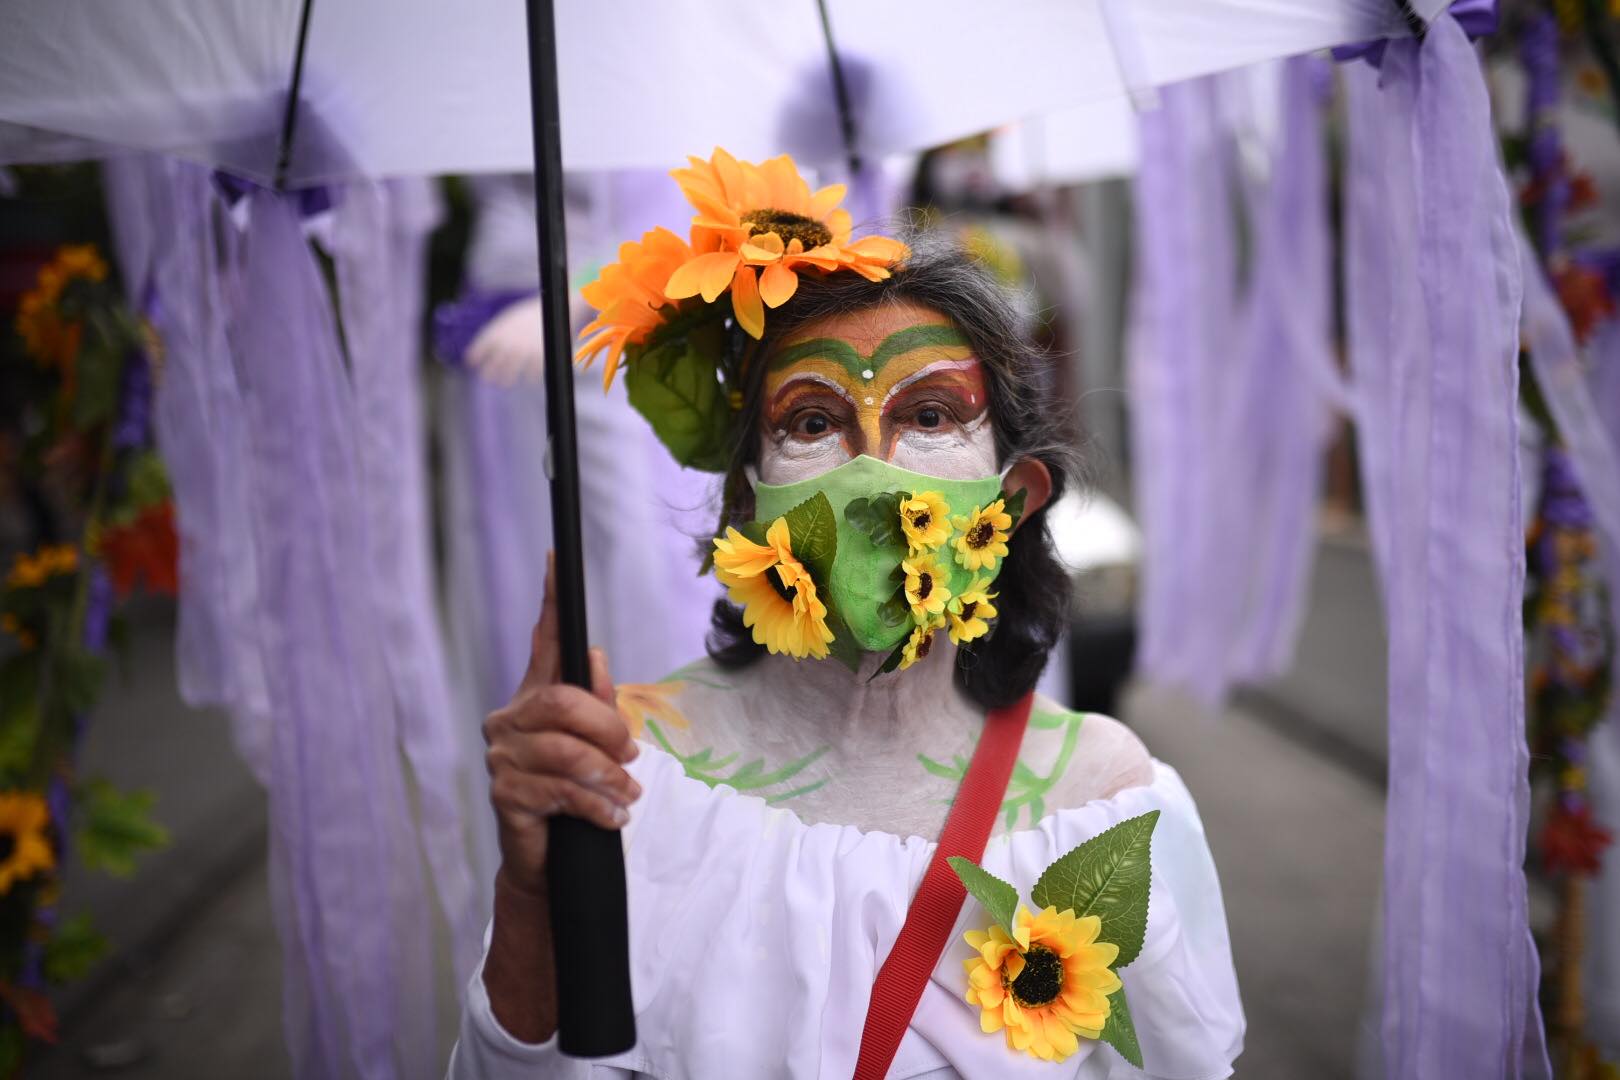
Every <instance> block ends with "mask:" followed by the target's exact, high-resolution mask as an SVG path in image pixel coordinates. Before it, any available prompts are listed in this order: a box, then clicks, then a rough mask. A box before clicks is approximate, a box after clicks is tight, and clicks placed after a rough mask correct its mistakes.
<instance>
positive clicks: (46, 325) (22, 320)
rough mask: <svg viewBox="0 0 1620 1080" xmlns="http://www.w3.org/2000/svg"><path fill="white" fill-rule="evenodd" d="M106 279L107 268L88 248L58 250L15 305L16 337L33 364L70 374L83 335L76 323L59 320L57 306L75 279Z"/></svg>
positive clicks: (72, 246) (92, 250) (91, 248)
mask: <svg viewBox="0 0 1620 1080" xmlns="http://www.w3.org/2000/svg"><path fill="white" fill-rule="evenodd" d="M106 277H107V264H106V262H105V261H103V260H102V258H101V256H100V255H99V254H97V253H96V249H95V247H94V245H91V244H78V245H69V246H66V247H63V248H59V249H58V250H57V252H56V256H55V257H54V258H52V259H51V261H50V262H49V263H48V264H46V266H45V267H44V268H43V269H41V270H40V272H39V277H38V278H37V279H36V281H35V283H34V287H33V288H32V289H30V290H29V291H28V292H26V293H24V294H23V297H22V299H21V300H20V301H19V302H18V304H17V323H16V325H17V334H18V335H19V336H20V337H21V338H22V339H23V345H24V346H25V347H26V348H27V349H28V351H29V352H30V353H32V354H33V355H34V358H35V359H36V360H38V361H39V362H40V363H42V364H50V365H54V366H56V367H58V368H61V369H62V371H63V373H64V374H71V373H72V370H73V361H74V360H75V359H77V357H78V354H79V337H80V334H81V332H82V331H81V328H80V326H79V324H78V322H77V321H74V320H69V319H64V318H62V315H61V312H60V311H58V310H57V304H58V302H59V301H60V300H61V299H62V292H63V290H65V289H66V288H67V287H68V285H70V284H71V283H72V282H73V280H74V279H75V278H82V279H84V280H86V281H104V280H105V279H106Z"/></svg>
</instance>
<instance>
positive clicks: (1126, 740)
mask: <svg viewBox="0 0 1620 1080" xmlns="http://www.w3.org/2000/svg"><path fill="white" fill-rule="evenodd" d="M1020 762H1021V763H1023V764H1025V765H1026V767H1028V768H1030V769H1033V770H1034V771H1035V772H1036V773H1037V774H1040V775H1045V776H1048V777H1051V778H1053V779H1054V780H1055V781H1056V782H1055V783H1053V784H1052V789H1051V794H1050V796H1049V797H1048V800H1047V802H1048V806H1049V808H1050V809H1053V810H1057V809H1063V808H1066V807H1075V806H1083V805H1085V804H1086V803H1088V802H1092V801H1094V800H1096V799H1110V798H1113V797H1114V796H1116V795H1118V794H1119V793H1120V792H1122V791H1125V790H1127V789H1129V788H1134V787H1147V786H1148V785H1150V784H1152V783H1153V756H1152V755H1151V754H1149V753H1148V749H1147V747H1146V746H1144V745H1143V744H1142V740H1141V739H1139V738H1138V737H1137V736H1136V733H1135V732H1133V731H1132V730H1131V729H1130V728H1128V727H1126V726H1125V725H1124V724H1122V723H1120V722H1119V721H1118V720H1115V719H1114V718H1113V717H1111V716H1105V715H1103V714H1102V713H1092V712H1079V711H1076V710H1074V709H1068V708H1065V707H1064V706H1062V705H1059V704H1057V703H1056V702H1054V701H1053V700H1051V699H1050V698H1048V697H1046V696H1044V695H1036V698H1035V705H1034V708H1033V709H1032V710H1031V711H1030V717H1029V731H1028V732H1027V733H1026V734H1025V736H1024V750H1023V753H1022V754H1021V755H1020Z"/></svg>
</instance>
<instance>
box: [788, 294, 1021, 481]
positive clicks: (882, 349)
mask: <svg viewBox="0 0 1620 1080" xmlns="http://www.w3.org/2000/svg"><path fill="white" fill-rule="evenodd" d="M988 404H989V401H988V394H987V392H986V388H985V382H984V368H983V364H982V363H981V362H980V361H979V359H978V358H977V357H975V356H974V355H973V351H972V349H971V347H970V346H969V345H968V343H967V340H966V339H965V338H963V337H962V335H961V334H960V333H959V332H958V331H957V330H956V329H955V328H954V327H952V326H950V325H948V324H945V323H939V322H924V323H917V324H914V325H910V326H906V327H904V328H902V329H900V330H897V331H895V332H894V333H891V334H889V335H888V336H887V337H885V338H884V339H883V340H882V341H881V342H879V343H878V345H877V347H876V348H875V349H873V350H872V351H871V352H870V353H868V354H863V353H861V352H860V351H859V350H858V349H857V348H856V347H855V345H853V344H851V343H850V342H849V341H846V340H844V339H843V338H840V337H817V338H813V339H811V340H808V341H801V342H796V343H792V344H790V345H788V346H787V347H786V348H784V349H783V350H782V351H780V352H779V353H777V354H776V356H775V357H773V358H772V360H771V366H770V370H769V371H768V373H767V375H766V380H765V408H764V423H765V429H766V439H765V440H764V446H763V447H762V450H761V454H760V475H761V477H762V478H763V479H765V480H766V481H767V482H771V483H793V482H796V481H799V480H804V479H808V478H810V477H813V476H816V475H819V474H820V473H823V472H826V471H827V470H829V469H831V468H835V467H836V466H838V465H841V464H843V463H844V462H847V461H850V460H852V459H853V458H855V457H858V456H859V455H861V454H867V455H869V456H871V457H875V458H877V459H879V460H881V461H886V462H889V463H891V464H894V465H897V466H900V467H903V468H907V469H911V470H913V471H917V472H922V473H926V474H928V475H932V476H938V477H945V478H954V479H967V478H971V477H978V476H983V475H985V474H986V473H989V472H993V471H995V439H994V436H993V433H992V432H991V430H990V426H989V423H988V420H987V416H988V414H987V407H988Z"/></svg>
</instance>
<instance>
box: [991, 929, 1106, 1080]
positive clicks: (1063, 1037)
mask: <svg viewBox="0 0 1620 1080" xmlns="http://www.w3.org/2000/svg"><path fill="white" fill-rule="evenodd" d="M1101 929H1102V920H1101V919H1100V918H1098V917H1097V916H1095V915H1087V916H1086V917H1085V918H1077V917H1076V916H1075V914H1074V912H1073V911H1064V912H1062V913H1059V912H1058V910H1057V908H1054V907H1049V908H1047V909H1046V910H1044V911H1042V912H1041V913H1040V914H1039V915H1031V914H1030V913H1029V911H1028V910H1027V909H1025V908H1024V907H1023V906H1022V905H1020V906H1019V908H1018V916H1017V918H1016V919H1015V920H1014V921H1013V930H1014V933H1013V935H1012V936H1011V937H1009V936H1008V935H1007V932H1006V931H1005V930H1003V929H1002V928H1001V927H1000V926H992V927H990V929H989V930H988V931H979V930H969V931H968V932H967V934H966V935H964V936H965V939H966V941H967V943H968V944H969V945H971V946H973V947H974V948H975V949H976V950H978V955H977V956H975V957H973V958H972V959H970V960H964V961H963V962H962V963H963V966H964V967H966V968H967V974H968V989H967V1002H968V1004H969V1005H977V1006H978V1007H979V1009H980V1010H981V1011H980V1013H979V1027H980V1029H981V1030H983V1031H984V1032H985V1033H986V1034H991V1033H994V1032H997V1031H1005V1032H1006V1038H1007V1046H1008V1048H1009V1049H1013V1050H1022V1051H1024V1052H1026V1053H1028V1054H1031V1055H1033V1056H1035V1057H1038V1058H1043V1059H1045V1060H1047V1061H1062V1060H1064V1059H1065V1058H1067V1057H1068V1056H1069V1055H1070V1054H1073V1053H1074V1052H1075V1051H1076V1050H1078V1049H1079V1048H1080V1039H1081V1038H1086V1039H1095V1038H1097V1037H1098V1036H1099V1035H1101V1034H1102V1029H1103V1025H1105V1024H1107V1023H1108V1013H1109V1002H1108V995H1109V994H1112V993H1114V991H1116V990H1118V989H1119V987H1120V981H1119V976H1118V975H1116V974H1115V973H1114V972H1113V971H1112V970H1111V969H1110V966H1109V965H1111V964H1113V962H1114V960H1115V959H1116V958H1117V957H1118V956H1119V946H1117V945H1111V944H1109V943H1107V942H1102V941H1098V940H1097V933H1098V931H1099V930H1101Z"/></svg>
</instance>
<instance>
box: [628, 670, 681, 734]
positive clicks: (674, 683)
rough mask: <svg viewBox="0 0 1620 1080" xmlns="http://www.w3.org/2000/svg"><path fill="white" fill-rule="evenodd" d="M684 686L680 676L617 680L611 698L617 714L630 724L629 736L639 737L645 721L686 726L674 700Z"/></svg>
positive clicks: (672, 725)
mask: <svg viewBox="0 0 1620 1080" xmlns="http://www.w3.org/2000/svg"><path fill="white" fill-rule="evenodd" d="M685 688H686V681H685V680H684V679H671V680H669V681H667V682H657V683H620V684H619V685H618V686H616V687H614V688H613V700H614V701H615V703H617V705H618V706H619V715H620V716H623V717H624V722H625V723H626V724H627V725H629V727H630V736H631V738H635V739H639V738H641V733H642V732H643V731H644V730H646V727H647V721H648V720H657V721H660V722H662V723H665V724H668V725H670V726H671V727H678V728H683V727H686V726H687V724H686V714H685V713H683V712H682V711H681V707H680V706H679V705H677V704H676V703H675V699H676V698H678V697H680V695H681V691H682V690H684V689H685Z"/></svg>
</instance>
